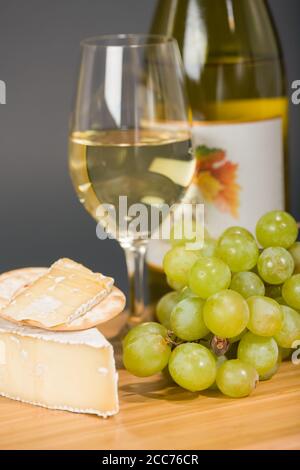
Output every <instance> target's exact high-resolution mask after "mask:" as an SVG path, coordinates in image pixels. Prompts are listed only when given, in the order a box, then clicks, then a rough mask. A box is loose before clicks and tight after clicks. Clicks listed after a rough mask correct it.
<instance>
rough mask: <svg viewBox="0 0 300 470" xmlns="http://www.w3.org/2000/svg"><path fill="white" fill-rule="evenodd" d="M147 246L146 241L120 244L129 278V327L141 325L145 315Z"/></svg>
mask: <svg viewBox="0 0 300 470" xmlns="http://www.w3.org/2000/svg"><path fill="white" fill-rule="evenodd" d="M147 244H148V242H147V240H139V241H134V242H131V243H130V244H126V243H124V244H122V247H123V249H124V251H125V256H126V263H127V270H128V278H129V306H128V309H129V319H128V322H129V324H130V325H136V324H138V323H141V322H142V320H143V317H144V314H145V298H144V269H145V256H146V251H147Z"/></svg>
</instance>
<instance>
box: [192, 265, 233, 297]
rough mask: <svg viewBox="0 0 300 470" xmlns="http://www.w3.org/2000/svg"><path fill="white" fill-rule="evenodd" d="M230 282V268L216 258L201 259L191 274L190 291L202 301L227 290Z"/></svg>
mask: <svg viewBox="0 0 300 470" xmlns="http://www.w3.org/2000/svg"><path fill="white" fill-rule="evenodd" d="M230 281H231V272H230V269H229V267H228V266H227V264H225V263H224V262H223V261H222V260H220V259H218V258H216V257H214V256H212V257H211V258H204V257H201V258H199V259H198V261H197V262H196V263H195V264H194V265H193V267H192V269H191V271H190V274H189V287H190V289H191V290H192V291H193V292H194V293H195V294H197V295H199V297H201V298H202V299H207V298H208V297H209V296H210V295H212V294H215V293H216V292H218V291H219V290H221V289H227V287H229V285H230Z"/></svg>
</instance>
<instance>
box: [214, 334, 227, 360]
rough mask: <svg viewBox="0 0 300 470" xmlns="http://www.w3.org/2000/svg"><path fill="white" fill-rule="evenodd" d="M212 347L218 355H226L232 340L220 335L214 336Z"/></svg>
mask: <svg viewBox="0 0 300 470" xmlns="http://www.w3.org/2000/svg"><path fill="white" fill-rule="evenodd" d="M210 347H211V349H212V351H213V352H214V353H215V355H216V356H224V354H226V353H227V351H228V349H229V347H230V342H229V341H228V339H226V338H219V336H213V338H212V340H211V342H210Z"/></svg>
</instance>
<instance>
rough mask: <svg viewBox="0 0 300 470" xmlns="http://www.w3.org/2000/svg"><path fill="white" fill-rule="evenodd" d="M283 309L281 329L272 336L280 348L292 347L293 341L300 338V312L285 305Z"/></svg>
mask: <svg viewBox="0 0 300 470" xmlns="http://www.w3.org/2000/svg"><path fill="white" fill-rule="evenodd" d="M281 309H282V311H283V324H282V328H281V330H280V331H279V332H278V333H277V334H276V335H275V336H274V337H275V339H276V341H277V343H278V344H279V346H280V347H282V348H292V346H293V343H294V341H296V340H298V339H299V340H300V313H298V312H296V310H293V309H292V308H290V307H286V306H285V305H282V306H281Z"/></svg>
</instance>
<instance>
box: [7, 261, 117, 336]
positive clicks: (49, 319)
mask: <svg viewBox="0 0 300 470" xmlns="http://www.w3.org/2000/svg"><path fill="white" fill-rule="evenodd" d="M113 282H114V281H113V279H112V278H110V277H106V276H103V275H102V274H99V273H93V272H92V271H90V270H89V269H87V268H85V267H84V266H82V265H81V264H78V263H76V262H75V261H71V260H69V259H61V260H59V261H57V262H56V263H54V264H53V265H52V266H51V267H50V269H49V270H48V271H47V272H46V273H45V274H44V275H42V276H41V277H39V278H38V279H37V280H36V281H34V282H33V283H32V284H31V285H30V286H29V287H28V288H26V289H23V290H21V291H18V292H17V293H16V294H15V295H14V296H13V297H12V299H11V300H10V302H9V303H8V304H7V305H6V306H5V307H4V308H3V309H2V311H1V315H3V317H5V318H7V319H11V320H12V321H17V322H21V321H24V320H25V321H27V320H28V321H33V322H37V323H38V324H39V325H41V327H45V328H51V327H56V326H58V325H61V324H68V323H71V322H72V321H74V320H76V319H77V318H79V317H81V316H82V315H84V314H85V313H86V312H88V311H89V310H91V309H92V308H93V307H94V306H95V305H97V304H98V303H99V302H100V301H101V300H103V299H104V298H105V297H106V296H107V295H108V294H109V293H110V292H111V289H112V286H113Z"/></svg>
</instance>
